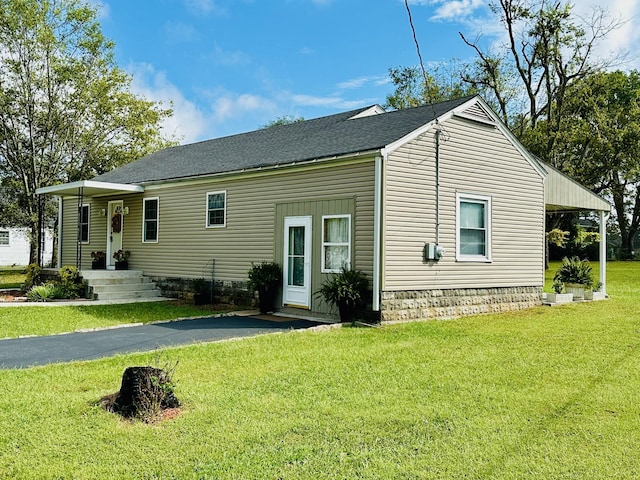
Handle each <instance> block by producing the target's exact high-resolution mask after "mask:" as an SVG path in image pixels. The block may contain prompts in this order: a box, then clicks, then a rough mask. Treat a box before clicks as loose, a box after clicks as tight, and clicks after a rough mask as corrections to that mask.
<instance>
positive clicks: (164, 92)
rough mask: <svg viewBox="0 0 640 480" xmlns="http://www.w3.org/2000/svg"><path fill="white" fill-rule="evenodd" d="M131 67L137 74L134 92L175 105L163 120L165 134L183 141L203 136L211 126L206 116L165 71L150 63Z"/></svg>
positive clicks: (133, 86)
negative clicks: (170, 113)
mask: <svg viewBox="0 0 640 480" xmlns="http://www.w3.org/2000/svg"><path fill="white" fill-rule="evenodd" d="M128 70H129V72H130V73H131V74H132V76H133V82H132V85H131V86H132V91H133V93H135V94H137V95H140V96H143V97H145V98H147V99H149V100H152V101H155V102H162V104H163V105H164V106H165V107H166V106H169V105H171V107H172V108H173V116H172V117H170V118H167V119H166V120H165V121H164V122H163V124H162V130H163V132H164V134H165V135H168V136H175V137H177V138H178V139H179V140H181V142H182V143H189V142H193V141H196V140H198V139H200V137H201V135H202V134H203V133H205V131H206V130H207V128H208V124H207V120H206V118H205V116H204V115H203V114H202V112H201V111H200V110H199V109H198V107H196V105H195V104H194V103H193V102H191V101H189V100H187V99H186V98H185V97H184V95H183V94H182V92H181V91H180V90H178V88H177V87H176V86H175V85H173V84H172V83H171V82H170V81H169V80H168V79H167V77H166V75H165V73H164V72H158V71H156V70H155V69H154V68H153V66H152V65H149V64H135V65H132V66H130V67H129V69H128Z"/></svg>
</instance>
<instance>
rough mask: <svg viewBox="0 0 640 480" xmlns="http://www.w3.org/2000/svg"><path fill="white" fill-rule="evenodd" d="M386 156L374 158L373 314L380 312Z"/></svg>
mask: <svg viewBox="0 0 640 480" xmlns="http://www.w3.org/2000/svg"><path fill="white" fill-rule="evenodd" d="M386 158H387V154H386V152H385V151H384V150H383V152H382V157H381V156H376V158H375V167H374V168H375V183H374V197H373V305H372V310H373V311H374V312H379V311H380V288H381V277H382V265H381V263H382V258H381V257H382V238H381V233H382V170H383V162H384V161H386Z"/></svg>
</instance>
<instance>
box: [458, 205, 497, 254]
mask: <svg viewBox="0 0 640 480" xmlns="http://www.w3.org/2000/svg"><path fill="white" fill-rule="evenodd" d="M456 260H458V261H466V262H490V261H491V197H488V196H484V195H470V194H469V195H468V194H462V193H458V194H456Z"/></svg>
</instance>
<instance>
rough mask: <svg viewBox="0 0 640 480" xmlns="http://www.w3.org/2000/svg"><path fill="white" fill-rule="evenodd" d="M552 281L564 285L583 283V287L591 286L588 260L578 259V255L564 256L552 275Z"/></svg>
mask: <svg viewBox="0 0 640 480" xmlns="http://www.w3.org/2000/svg"><path fill="white" fill-rule="evenodd" d="M553 280H554V283H555V282H560V283H562V284H564V285H569V284H575V285H583V286H584V288H593V286H594V284H595V282H594V280H593V270H592V268H591V265H590V264H589V260H586V259H585V260H580V258H579V257H577V256H574V257H571V258H568V257H564V258H563V259H562V264H561V265H560V268H558V270H557V271H556V274H555V276H554V277H553Z"/></svg>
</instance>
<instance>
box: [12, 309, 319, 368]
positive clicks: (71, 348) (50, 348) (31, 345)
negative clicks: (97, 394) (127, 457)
mask: <svg viewBox="0 0 640 480" xmlns="http://www.w3.org/2000/svg"><path fill="white" fill-rule="evenodd" d="M260 317H261V316H260V315H256V316H223V317H217V318H216V317H207V318H198V319H192V320H180V321H174V322H161V323H154V324H147V325H137V326H130V327H121V328H111V329H105V330H96V331H91V332H75V333H68V334H62V335H51V336H45V337H28V338H11V339H4V340H0V369H5V370H6V369H12V368H28V367H33V366H37V365H47V364H50V363H60V362H70V361H76V360H93V359H97V358H103V357H110V356H113V355H117V354H123V353H132V352H148V351H153V350H156V349H160V348H165V347H173V346H178V345H189V344H194V343H200V342H214V341H219V340H225V339H230V338H243V337H251V336H255V335H260V334H265V333H274V332H285V331H289V330H298V329H306V328H310V327H315V326H319V325H326V324H323V323H321V322H318V321H314V320H304V319H299V320H298V319H288V318H278V317H268V316H267V317H262V318H260Z"/></svg>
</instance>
